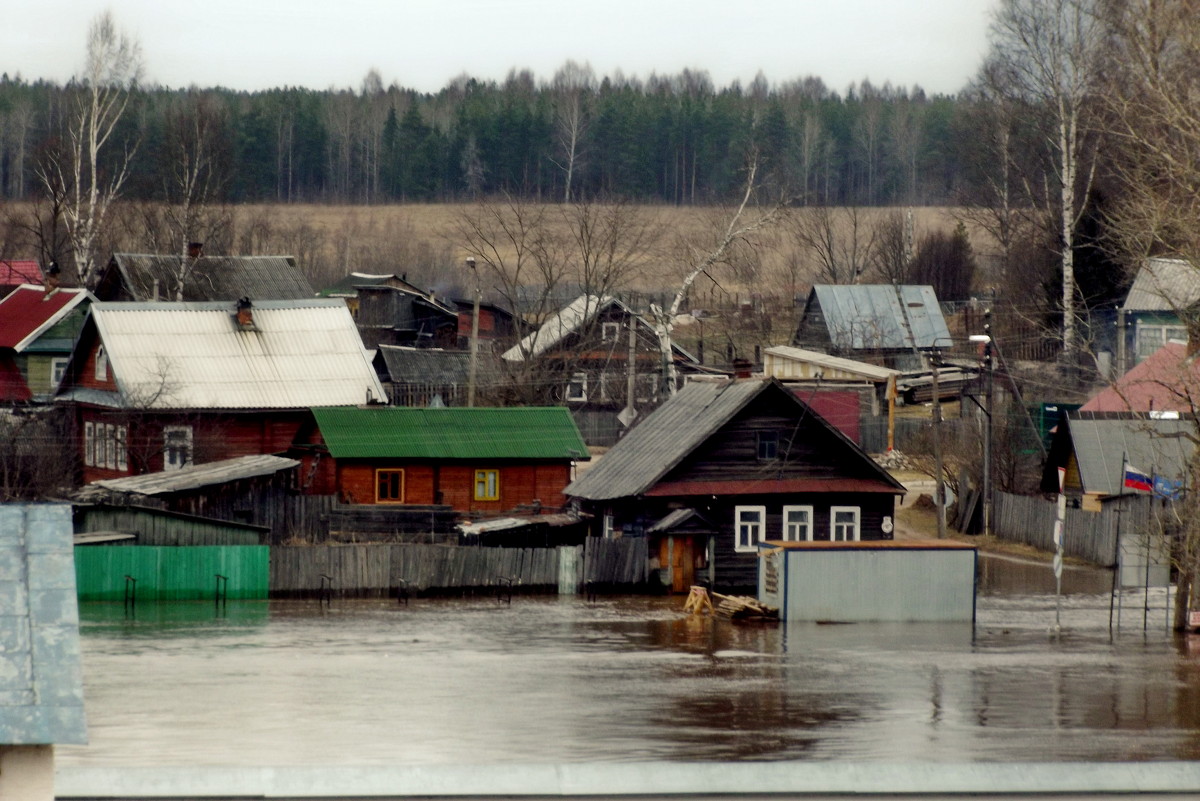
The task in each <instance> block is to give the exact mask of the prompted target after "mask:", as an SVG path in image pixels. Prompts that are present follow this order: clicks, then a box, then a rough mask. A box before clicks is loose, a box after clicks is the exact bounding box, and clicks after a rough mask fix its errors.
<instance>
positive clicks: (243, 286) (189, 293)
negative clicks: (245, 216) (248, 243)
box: [113, 253, 316, 301]
mask: <svg viewBox="0 0 1200 801" xmlns="http://www.w3.org/2000/svg"><path fill="white" fill-rule="evenodd" d="M182 259H183V257H182V256H179V255H171V256H168V255H156V254H145V253H114V254H113V261H114V262H115V263H116V265H117V268H118V270H120V272H121V275H122V277H123V278H124V284H125V288H126V289H127V290H128V291H129V292H130V293H131V294H132V295H133V297H134V300H140V301H146V300H152V299H153V298H154V282H155V280H157V281H158V293H159V295H158V296H159V298H160V299H161V300H175V295H174V291H173V287H174V285H175V284H174V281H175V279H174V276H175V275H176V274H177V273H178V270H179V263H180V261H181V260H182ZM315 294H316V292H315V291H314V290H313V287H312V284H310V283H309V281H308V279H307V278H305V277H304V273H302V272H300V268H299V267H298V266H297V265H296V260H295V258H293V257H291V256H201V257H199V258H198V259H196V264H195V266H194V267H192V269H191V272H190V273H189V275H188V278H187V280H186V282H185V284H184V290H183V299H184V300H193V301H195V300H237V299H238V298H250V299H251V300H299V299H302V298H311V297H313V296H314V295H315Z"/></svg>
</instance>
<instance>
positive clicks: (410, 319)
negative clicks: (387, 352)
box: [354, 284, 458, 348]
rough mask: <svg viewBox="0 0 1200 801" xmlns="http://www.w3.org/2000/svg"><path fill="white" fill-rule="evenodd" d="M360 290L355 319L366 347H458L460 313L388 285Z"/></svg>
mask: <svg viewBox="0 0 1200 801" xmlns="http://www.w3.org/2000/svg"><path fill="white" fill-rule="evenodd" d="M357 289H358V313H357V314H356V315H355V318H354V319H355V322H356V323H357V324H358V332H359V335H360V336H361V337H362V341H363V345H365V346H366V347H368V348H377V347H379V346H380V345H407V346H409V347H414V348H454V347H457V345H458V311H457V310H456V309H454V308H452V307H450V306H447V305H446V304H445V303H443V302H442V301H441V300H438V299H437V298H435V297H433V296H432V295H426V294H424V293H421V292H413V291H411V290H408V289H404V288H402V287H394V286H389V285H387V284H380V285H375V286H360V287H357Z"/></svg>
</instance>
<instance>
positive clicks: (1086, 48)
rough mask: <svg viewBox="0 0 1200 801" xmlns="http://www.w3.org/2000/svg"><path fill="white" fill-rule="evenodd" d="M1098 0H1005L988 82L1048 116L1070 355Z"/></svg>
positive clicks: (1069, 354) (994, 32) (1074, 341)
mask: <svg viewBox="0 0 1200 801" xmlns="http://www.w3.org/2000/svg"><path fill="white" fill-rule="evenodd" d="M1094 11H1095V9H1094V2H1093V0H1002V2H1001V4H1000V6H999V8H998V9H997V11H996V15H995V17H994V19H993V22H992V27H991V44H992V54H991V60H992V63H993V64H994V65H995V66H996V68H995V69H994V70H993V71H992V72H990V73H989V74H987V75H985V77H992V78H999V79H1002V80H1003V81H1004V83H1003V84H1002V85H999V86H996V87H994V88H995V89H996V90H997V91H998V92H1000V93H1003V94H1005V95H1008V96H1010V97H1013V98H1016V99H1018V100H1021V101H1023V102H1025V103H1026V104H1028V106H1029V107H1030V108H1032V109H1034V110H1036V111H1041V112H1042V113H1044V114H1045V115H1046V119H1047V124H1046V127H1045V130H1044V132H1043V136H1044V140H1045V147H1046V149H1047V152H1048V153H1049V155H1050V157H1051V158H1050V160H1049V164H1050V169H1049V174H1047V175H1046V176H1045V180H1046V183H1047V184H1048V190H1049V191H1048V192H1047V193H1046V194H1047V197H1046V201H1047V202H1048V203H1049V204H1051V206H1052V207H1053V208H1054V210H1055V212H1056V217H1057V219H1058V230H1059V236H1060V240H1061V241H1060V246H1061V255H1062V315H1063V321H1062V338H1063V356H1064V358H1065V359H1068V360H1070V359H1073V358H1074V356H1075V355H1076V353H1077V351H1078V349H1079V341H1078V334H1077V331H1076V319H1075V317H1076V294H1077V290H1076V286H1075V271H1074V253H1075V226H1076V224H1077V223H1078V222H1079V219H1080V217H1081V215H1082V214H1083V209H1084V205H1085V201H1086V198H1087V195H1088V190H1089V188H1090V186H1091V181H1092V174H1093V170H1094V164H1095V162H1094V156H1093V153H1092V152H1090V150H1089V129H1088V118H1087V115H1088V112H1089V104H1090V103H1091V102H1093V99H1094V97H1095V94H1094V92H1095V89H1096V79H1097V75H1098V61H1097V56H1098V50H1099V47H1100V45H1101V41H1102V26H1101V24H1100V21H1099V19H1098V17H1097V15H1096V14H1095V13H1094Z"/></svg>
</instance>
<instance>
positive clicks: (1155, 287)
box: [1122, 259, 1200, 312]
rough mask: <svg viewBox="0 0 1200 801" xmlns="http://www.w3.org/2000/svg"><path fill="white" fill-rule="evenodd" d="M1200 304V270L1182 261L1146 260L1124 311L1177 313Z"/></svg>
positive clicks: (1130, 292)
mask: <svg viewBox="0 0 1200 801" xmlns="http://www.w3.org/2000/svg"><path fill="white" fill-rule="evenodd" d="M1197 302H1200V270H1197V269H1196V268H1195V267H1194V266H1192V264H1191V263H1190V262H1187V261H1184V260H1182V259H1146V263H1145V264H1144V265H1142V269H1140V270H1138V274H1137V277H1135V278H1134V279H1133V286H1131V287H1130V288H1129V294H1128V295H1126V297H1125V305H1124V306H1123V307H1122V309H1123V310H1125V311H1171V312H1173V311H1177V310H1179V309H1186V308H1189V307H1190V306H1193V305H1195V304H1196V303H1197Z"/></svg>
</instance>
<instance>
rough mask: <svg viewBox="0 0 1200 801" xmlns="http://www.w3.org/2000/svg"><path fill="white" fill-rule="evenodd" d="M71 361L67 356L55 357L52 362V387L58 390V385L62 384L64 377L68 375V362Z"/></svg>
mask: <svg viewBox="0 0 1200 801" xmlns="http://www.w3.org/2000/svg"><path fill="white" fill-rule="evenodd" d="M68 361H70V360H69V359H68V358H67V357H66V356H55V357H54V358H52V359H51V360H50V387H51V388H52V389H58V385H59V384H61V383H62V380H63V376H64V375H66V373H67V362H68Z"/></svg>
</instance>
